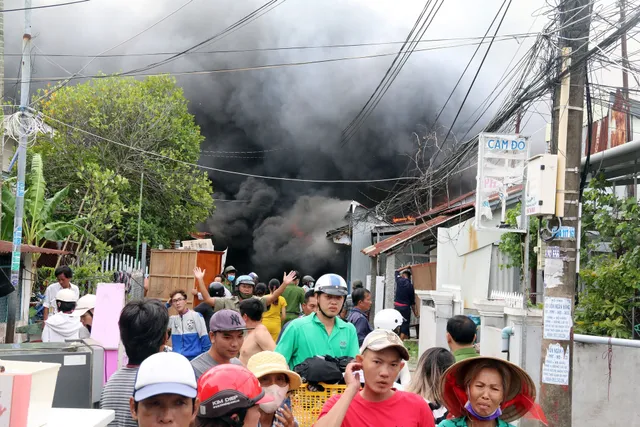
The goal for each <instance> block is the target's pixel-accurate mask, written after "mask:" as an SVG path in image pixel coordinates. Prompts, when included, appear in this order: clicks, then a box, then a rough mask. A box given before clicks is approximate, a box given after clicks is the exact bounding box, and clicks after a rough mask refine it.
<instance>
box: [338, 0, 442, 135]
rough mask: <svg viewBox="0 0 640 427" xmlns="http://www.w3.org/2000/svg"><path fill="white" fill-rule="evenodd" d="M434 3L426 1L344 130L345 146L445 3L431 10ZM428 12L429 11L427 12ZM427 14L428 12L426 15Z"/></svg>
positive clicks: (438, 4) (380, 98)
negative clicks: (377, 81)
mask: <svg viewBox="0 0 640 427" xmlns="http://www.w3.org/2000/svg"><path fill="white" fill-rule="evenodd" d="M432 3H433V0H428V1H427V2H426V4H425V6H424V8H423V9H422V11H421V13H420V15H419V16H418V19H417V20H416V22H415V24H414V26H413V28H412V29H411V31H410V32H409V34H408V35H407V39H406V41H405V43H404V44H403V45H402V46H401V47H400V50H399V51H398V53H397V55H396V57H395V58H394V59H393V62H392V63H391V65H390V66H389V68H388V69H387V71H386V73H385V74H384V76H383V77H382V80H380V83H378V86H377V87H376V88H375V90H374V91H373V93H372V94H371V96H370V97H369V99H368V100H367V102H365V104H364V106H363V107H362V108H361V110H360V111H359V112H358V114H357V115H356V116H355V118H354V119H353V120H351V122H350V123H349V124H348V125H347V127H346V128H345V129H344V130H343V131H342V138H341V141H340V143H341V145H342V146H344V145H345V144H346V143H347V142H349V140H351V139H352V138H353V137H354V136H355V135H356V133H357V132H358V130H359V129H360V127H361V126H362V124H363V123H364V122H365V121H366V120H367V118H368V117H369V116H370V115H371V113H372V112H373V110H374V109H375V108H376V107H377V106H378V104H379V103H380V101H381V100H382V98H383V97H384V95H385V94H386V93H387V91H388V90H389V88H390V87H391V85H392V84H393V82H394V81H395V79H396V78H397V76H398V74H399V73H400V71H401V70H402V68H403V67H404V65H405V64H406V62H407V61H408V59H409V57H410V56H411V54H412V53H413V52H414V51H415V50H416V47H417V41H418V40H420V39H422V37H423V36H424V34H425V33H426V31H427V30H428V29H429V27H430V25H431V23H432V22H433V20H434V18H435V17H436V15H437V14H438V12H439V11H440V8H441V7H442V5H443V4H444V0H441V1H440V2H439V3H438V0H436V3H435V4H434V5H433V7H431V9H430V10H429V7H430V6H431V5H432ZM427 12H429V13H428V14H427ZM425 14H427V15H426V17H425Z"/></svg>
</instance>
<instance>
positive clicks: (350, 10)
mask: <svg viewBox="0 0 640 427" xmlns="http://www.w3.org/2000/svg"><path fill="white" fill-rule="evenodd" d="M185 2H186V0H185ZM265 2H266V0H260V1H258V0H250V1H249V0H245V1H242V2H234V1H227V0H225V1H220V2H211V1H205V0H194V1H193V2H192V3H191V4H189V5H188V6H186V7H185V8H184V9H183V10H181V11H179V12H178V13H176V14H175V15H174V16H172V17H171V18H169V19H168V20H166V21H165V22H163V23H161V24H160V25H158V26H157V27H155V28H153V29H151V30H150V31H148V32H147V33H145V34H143V35H141V36H140V37H138V38H136V39H134V40H132V41H131V42H129V43H127V44H125V45H124V46H122V47H120V48H118V49H116V50H115V51H113V52H110V53H127V54H132V53H150V52H175V51H181V50H184V49H185V48H187V47H189V46H191V45H194V44H196V43H198V42H200V41H202V40H204V39H206V38H208V37H211V36H212V35H213V34H215V33H217V32H219V31H220V30H222V29H223V28H225V27H226V26H228V25H230V24H232V23H233V22H235V21H237V20H238V19H240V18H241V17H243V16H244V15H246V14H247V13H249V12H251V11H252V10H254V9H256V8H257V7H259V6H261V5H263V4H264V3H265ZM5 3H7V2H5ZM481 3H482V5H480V4H479V2H476V1H474V0H465V1H457V2H450V3H446V2H445V5H444V6H443V8H442V10H441V11H440V13H439V15H438V17H437V18H436V19H435V21H434V24H433V26H432V28H431V29H430V30H429V31H427V33H426V38H449V37H465V36H478V35H481V34H483V33H484V31H485V30H486V26H487V25H488V23H489V22H490V21H491V19H492V17H493V14H495V11H496V10H497V9H498V7H499V4H500V3H501V2H499V1H497V0H496V1H491V2H488V3H490V4H486V3H487V2H481ZM531 3H535V4H532V5H527V6H526V8H525V7H524V6H521V8H520V9H517V7H516V6H513V10H512V11H510V13H509V18H510V19H509V20H508V21H509V22H505V24H504V25H503V29H502V30H501V33H503V34H505V33H516V32H525V31H527V29H528V28H529V25H530V24H531V22H532V21H533V18H531V16H530V15H531V13H532V11H534V10H535V9H536V8H537V7H539V6H540V4H543V3H542V0H540V1H539V2H538V1H535V2H531ZM538 3H540V4H538ZM179 4H182V3H178V2H176V1H174V0H162V1H157V0H156V1H152V0H138V1H136V2H131V1H125V0H110V1H103V0H93V1H91V2H89V3H85V4H81V5H77V6H72V7H68V8H58V9H48V10H42V11H34V23H33V28H34V36H35V38H34V44H35V45H36V46H37V48H38V49H37V50H36V51H35V53H36V55H38V53H39V52H46V53H74V54H97V53H99V52H101V51H104V50H106V49H108V48H110V47H112V46H114V45H116V44H118V43H119V42H121V41H122V40H125V39H127V38H129V37H130V36H131V35H133V34H136V33H137V32H139V31H141V30H142V29H144V28H146V27H148V26H149V25H150V24H151V23H154V22H156V21H158V20H159V19H160V18H162V17H164V16H166V15H167V14H168V13H169V12H170V11H173V10H175V9H176V8H178V7H179ZM9 6H11V5H9ZM423 6H424V2H423V1H418V0H407V1H403V2H401V3H398V2H371V1H365V0H351V1H344V0H323V1H295V0H289V1H285V2H284V3H282V5H281V6H279V7H277V8H276V9H274V10H272V11H271V12H269V13H267V14H265V15H264V16H262V17H261V18H259V19H258V20H256V21H255V22H253V23H251V24H249V25H247V26H246V27H244V28H242V29H240V30H239V31H237V32H234V33H233V34H231V35H229V36H228V37H226V38H224V39H222V40H221V41H218V42H216V43H214V44H211V45H209V46H205V47H204V48H203V49H201V50H202V51H213V50H225V49H254V48H271V47H283V46H317V45H328V44H338V43H360V42H389V41H398V40H404V38H405V37H406V34H407V33H408V32H409V29H410V28H411V26H412V25H413V23H414V21H415V19H416V17H417V16H418V14H419V12H420V10H421V9H422V7H423ZM464 10H466V11H467V12H465V13H461V12H460V11H464ZM469 11H473V13H470V12H469ZM19 15H20V16H19ZM19 15H18V14H12V15H11V16H10V17H9V15H7V16H6V17H5V24H6V26H7V28H6V33H5V34H6V36H5V37H6V51H7V52H20V44H19V43H20V38H21V34H22V29H21V26H22V18H21V14H19ZM18 16H19V19H18ZM541 21H542V20H541ZM541 23H542V22H541ZM534 30H535V28H534ZM521 42H522V43H525V41H521ZM444 44H446V43H444ZM425 47H426V45H425ZM517 47H518V45H517V43H515V42H514V43H507V42H504V44H503V45H500V48H499V49H494V52H493V53H492V55H491V56H490V58H489V60H491V59H493V61H492V64H494V65H493V67H494V68H493V70H489V69H488V70H487V71H486V72H483V73H482V74H481V75H480V78H479V81H481V82H482V85H480V86H479V87H478V89H477V93H474V94H473V99H472V100H470V102H468V109H465V111H467V110H468V111H467V113H469V112H471V111H473V109H474V108H475V107H476V106H477V104H478V101H479V100H481V99H483V98H484V97H485V96H486V95H487V94H488V93H489V92H490V91H491V90H492V89H493V87H494V85H495V83H496V79H497V78H498V77H499V75H500V74H501V73H502V71H503V69H502V68H500V66H504V65H506V64H504V62H508V61H509V60H510V59H511V57H512V56H513V54H514V53H515V51H516V49H517ZM474 48H475V47H474V46H471V47H462V48H456V49H445V50H436V51H433V52H416V53H414V55H413V56H412V59H411V60H410V61H409V62H408V63H407V65H406V66H405V68H404V69H403V71H402V72H401V73H400V75H399V77H398V79H397V80H396V82H395V83H394V85H393V87H392V88H391V90H390V91H389V92H388V93H387V94H386V96H385V98H384V100H383V101H382V102H381V103H380V105H379V106H378V107H377V109H376V110H375V112H374V114H373V115H372V116H371V117H370V118H369V119H368V120H367V122H366V123H365V125H364V126H363V128H362V129H361V130H360V132H359V133H358V134H357V136H356V138H354V139H353V140H351V141H350V142H349V143H348V144H347V145H345V146H344V147H343V146H341V145H340V144H339V141H340V132H341V130H342V129H343V128H344V127H345V126H346V125H347V124H348V123H349V122H350V120H351V119H352V118H353V117H354V116H355V115H356V114H357V112H358V111H359V109H360V108H361V107H362V106H363V104H364V102H365V101H366V99H367V98H368V97H369V95H370V94H371V92H372V91H373V90H374V88H375V87H376V85H377V84H378V82H379V80H380V79H381V77H382V75H383V74H384V72H385V71H386V69H387V67H388V66H389V64H390V63H391V61H392V59H393V57H383V58H378V59H366V60H353V61H342V62H334V63H328V64H314V65H308V66H298V67H280V68H272V69H268V70H260V71H243V72H233V73H216V74H208V75H207V74H205V75H195V76H183V77H177V79H178V84H179V85H181V86H183V87H184V89H185V94H186V96H187V98H188V99H189V100H190V101H191V106H190V108H191V111H192V112H193V113H194V114H195V115H196V120H197V122H198V123H199V125H200V126H201V128H202V132H203V134H204V135H205V136H206V138H207V139H206V142H205V143H204V144H203V146H202V150H203V153H202V157H201V164H203V165H207V166H213V167H217V168H221V169H230V170H236V171H242V172H248V173H253V174H261V175H272V176H280V177H290V178H313V179H372V178H387V177H396V176H400V175H402V174H403V172H404V171H405V170H406V168H407V164H408V157H407V154H411V153H413V150H414V145H413V142H412V139H411V137H410V135H411V132H412V131H414V130H415V129H416V127H417V126H419V125H420V124H428V123H430V121H432V120H433V118H434V116H435V114H436V113H437V111H438V110H439V108H440V107H441V106H442V104H443V103H444V100H445V99H446V97H447V96H448V95H449V91H450V90H451V88H452V87H453V84H454V83H455V80H456V79H457V78H458V76H459V73H460V72H461V70H462V68H463V67H464V65H465V63H466V61H467V60H468V58H469V57H470V55H471V53H472V50H473V49H474ZM398 49H399V45H383V46H370V47H354V48H340V49H337V48H327V49H296V50H277V51H258V52H255V51H254V52H242V53H215V54H190V55H186V56H185V57H183V58H180V59H178V60H176V61H173V62H171V63H170V64H168V65H166V66H163V67H161V68H159V69H154V70H151V71H152V72H156V71H163V72H179V71H186V70H189V71H191V70H214V69H224V68H239V67H249V66H254V65H264V64H281V63H291V62H298V61H308V60H317V59H325V58H337V57H345V56H361V55H370V54H376V53H392V52H396V51H397V50H398ZM525 50H526V48H523V50H522V52H524V51H525ZM167 56H168V55H167ZM163 58H165V57H164V56H153V57H149V56H127V57H115V58H114V57H111V58H99V59H97V60H96V61H94V62H93V63H92V64H91V66H90V67H88V68H87V69H86V70H85V71H84V72H83V73H84V74H85V75H92V74H95V73H97V72H98V71H102V72H105V73H113V72H118V71H126V70H130V69H134V68H137V67H140V66H144V65H147V64H150V63H153V62H156V61H158V60H160V59H163ZM48 59H49V61H52V62H55V63H56V64H57V65H56V64H54V63H52V62H47V60H46V59H45V58H44V57H42V56H36V59H35V63H34V66H35V68H34V72H35V75H34V77H36V78H38V77H47V76H66V75H67V73H66V72H65V70H69V71H72V72H73V71H76V70H78V69H80V68H82V66H83V65H84V64H86V62H87V61H89V59H88V58H68V57H63V58H60V57H52V58H48ZM18 64H19V60H18V58H14V57H12V58H7V61H6V70H7V75H8V76H9V77H11V76H15V70H17V69H18ZM501 64H502V65H501ZM476 66H477V64H476ZM488 68H491V67H488ZM12 73H13V74H12ZM469 80H470V79H469ZM467 85H468V82H467V84H466V85H465V86H464V87H467ZM5 92H6V94H7V97H9V98H14V94H15V86H14V85H12V84H9V83H7V84H6V86H5ZM461 97H462V94H460V95H458V96H457V98H454V100H453V102H452V103H451V104H450V105H451V106H452V107H451V108H450V110H449V109H448V110H447V112H446V114H445V115H444V116H443V119H444V120H443V121H444V123H449V122H450V120H451V118H450V115H451V114H452V113H454V112H455V111H454V108H453V106H457V105H459V101H460V99H461ZM458 98H459V99H458ZM456 99H458V102H457V103H456V102H455V101H456ZM447 113H448V114H447ZM488 117H490V115H489V114H488V115H487V118H488ZM210 177H211V179H212V181H213V185H214V190H215V192H216V194H215V196H216V198H218V199H226V200H236V202H224V201H220V202H219V203H217V204H216V206H217V210H216V213H215V214H214V215H213V217H212V218H210V219H209V220H208V221H207V222H206V223H205V224H203V225H202V227H201V229H202V230H204V231H210V232H212V233H213V236H214V237H213V239H214V243H215V245H216V247H217V248H221V249H222V248H224V247H227V246H228V247H229V248H230V250H229V260H230V262H232V263H233V264H234V265H236V267H239V268H240V269H241V270H246V271H249V269H252V270H256V271H257V272H258V273H259V274H260V275H261V276H263V277H264V275H265V274H269V275H272V274H276V273H281V270H282V268H283V267H282V265H283V264H287V266H291V267H296V268H299V269H300V270H301V271H303V273H310V274H318V273H321V272H322V270H325V271H326V269H330V268H332V267H333V266H337V265H339V261H337V260H336V255H335V252H334V249H335V248H333V247H332V246H331V245H330V242H328V241H326V239H325V232H326V231H327V230H328V229H329V228H332V227H333V226H335V225H339V224H336V222H339V221H340V220H341V218H342V216H343V215H344V213H346V209H347V208H346V207H345V208H344V209H343V208H342V202H340V200H348V201H350V200H351V199H356V200H359V201H360V202H362V203H363V204H365V205H367V206H372V205H374V204H375V201H376V200H381V199H382V198H384V197H385V196H386V195H387V193H386V191H388V190H390V189H391V188H392V187H393V184H389V185H386V186H384V185H376V186H375V187H373V186H368V185H352V184H344V185H320V184H304V183H293V182H273V181H270V182H263V181H259V180H254V179H244V178H240V177H236V176H231V175H223V174H220V173H211V174H210ZM347 204H348V203H347ZM294 226H295V227H297V231H296V230H294V229H293V228H292V227H294ZM325 260H326V261H325ZM254 265H255V267H254ZM260 269H262V271H261V270H260ZM338 273H344V272H343V271H338ZM359 279H364V278H359Z"/></svg>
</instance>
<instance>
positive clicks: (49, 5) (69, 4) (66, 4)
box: [0, 0, 91, 13]
mask: <svg viewBox="0 0 640 427" xmlns="http://www.w3.org/2000/svg"><path fill="white" fill-rule="evenodd" d="M89 1H91V0H76V1H70V2H66V3H55V4H45V5H42V6H31V7H20V8H17V9H4V10H0V13H9V12H20V11H23V10H36V9H50V8H52V7H61V6H71V5H73V4H79V3H87V2H89Z"/></svg>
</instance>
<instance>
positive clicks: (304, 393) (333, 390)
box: [291, 383, 347, 427]
mask: <svg viewBox="0 0 640 427" xmlns="http://www.w3.org/2000/svg"><path fill="white" fill-rule="evenodd" d="M320 385H322V387H324V391H309V389H308V388H307V384H302V385H301V386H300V388H299V389H297V390H294V391H293V392H292V393H291V408H292V410H293V416H294V417H295V418H296V420H297V421H298V424H299V425H300V427H312V426H313V424H314V423H315V422H316V421H318V417H319V416H320V412H322V407H323V406H324V404H325V402H326V401H327V400H329V398H330V397H331V396H333V395H336V394H342V393H343V392H344V391H345V390H346V388H347V386H346V385H344V384H341V385H339V384H324V383H320Z"/></svg>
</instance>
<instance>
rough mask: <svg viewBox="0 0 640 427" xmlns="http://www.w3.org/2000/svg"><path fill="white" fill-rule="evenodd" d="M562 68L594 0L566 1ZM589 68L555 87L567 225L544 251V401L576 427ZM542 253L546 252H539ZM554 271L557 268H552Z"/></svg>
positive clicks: (583, 48)
mask: <svg viewBox="0 0 640 427" xmlns="http://www.w3.org/2000/svg"><path fill="white" fill-rule="evenodd" d="M559 8H560V10H559V12H560V17H561V18H560V28H562V30H561V31H560V38H559V46H560V48H561V52H559V55H561V57H560V63H559V67H558V68H559V70H558V71H559V72H560V71H564V70H566V69H567V68H568V67H570V65H571V62H572V61H577V60H578V58H582V57H584V55H585V54H587V51H588V43H587V41H588V39H589V29H590V25H591V18H590V17H591V10H592V2H591V0H565V1H563V2H561V5H560V6H559ZM585 73H586V67H584V66H581V67H576V68H575V69H574V70H573V71H572V72H570V73H568V74H567V75H566V76H565V77H563V79H562V81H561V82H560V84H559V85H558V86H557V87H556V88H555V93H554V100H553V101H554V102H553V105H554V108H553V128H552V139H551V153H552V154H557V155H558V190H557V196H556V218H555V219H556V221H554V223H556V224H559V221H561V223H562V226H563V227H562V228H560V229H558V232H557V233H555V234H554V236H553V239H552V240H551V241H550V242H548V247H547V254H546V255H544V256H545V286H544V327H543V340H542V347H541V350H542V351H541V359H542V360H541V384H540V405H541V406H542V409H543V410H544V412H545V414H546V416H547V420H548V421H549V427H571V425H572V420H571V411H572V383H573V360H572V358H573V355H574V352H573V323H572V319H573V313H574V306H575V295H576V283H577V274H576V273H577V271H576V268H577V266H576V259H577V254H578V252H577V250H578V248H577V240H576V237H577V233H578V232H577V230H578V215H579V213H578V212H579V206H578V195H579V187H580V160H581V159H580V158H581V155H582V150H581V147H582V117H583V106H584V93H585V91H584V86H585V76H586V74H585ZM540 256H543V254H540ZM552 270H553V271H552Z"/></svg>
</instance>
